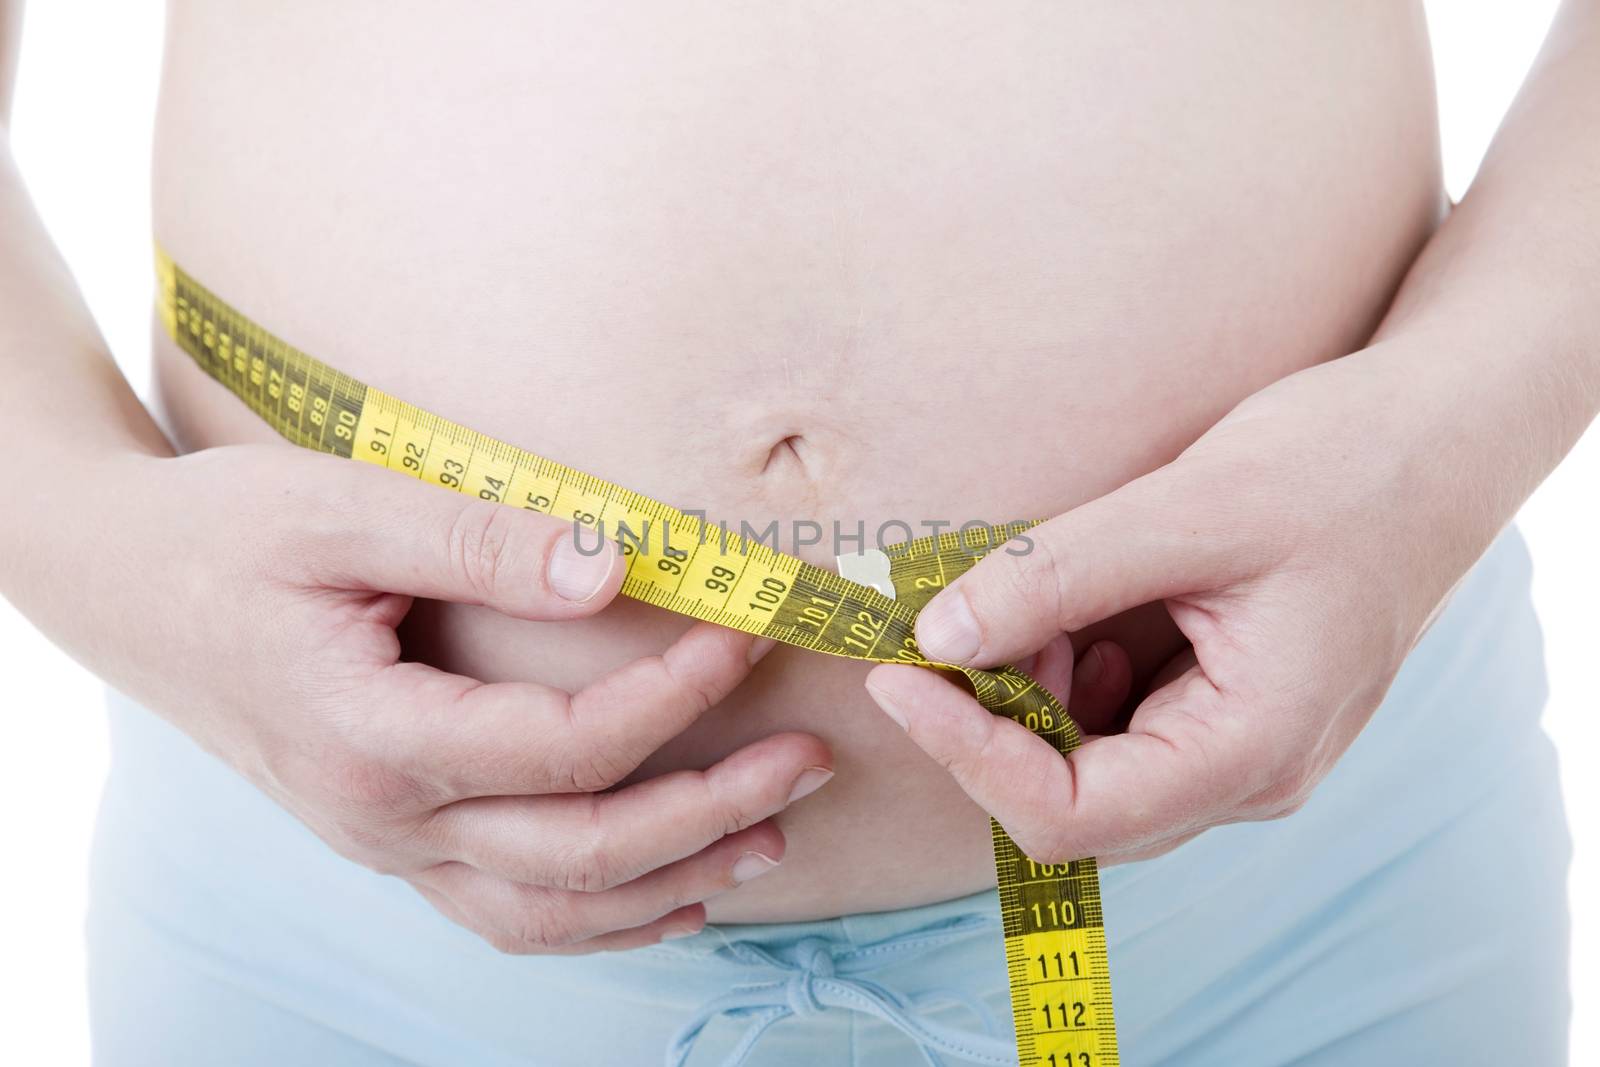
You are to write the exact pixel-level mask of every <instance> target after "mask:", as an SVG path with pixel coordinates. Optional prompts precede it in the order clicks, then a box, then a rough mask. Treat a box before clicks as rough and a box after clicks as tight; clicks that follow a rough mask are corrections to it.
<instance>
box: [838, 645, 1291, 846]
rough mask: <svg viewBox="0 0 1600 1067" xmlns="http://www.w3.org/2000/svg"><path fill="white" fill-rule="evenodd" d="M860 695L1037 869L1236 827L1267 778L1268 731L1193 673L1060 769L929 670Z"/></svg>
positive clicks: (1034, 742)
mask: <svg viewBox="0 0 1600 1067" xmlns="http://www.w3.org/2000/svg"><path fill="white" fill-rule="evenodd" d="M867 685H868V692H869V693H871V694H872V696H873V699H874V700H876V701H877V702H878V704H879V706H880V707H881V708H883V710H884V711H885V712H886V713H888V714H889V715H890V716H891V718H894V719H895V720H896V721H897V722H902V723H903V725H904V727H905V729H906V732H907V733H908V734H909V735H910V737H911V739H912V740H913V741H914V742H915V743H916V744H917V745H918V746H920V747H921V748H922V749H923V751H925V752H927V753H928V755H929V756H931V757H932V758H933V759H934V760H936V761H937V762H938V763H939V764H940V765H942V766H943V767H945V768H946V769H947V770H948V771H949V772H950V774H951V775H952V776H953V777H954V778H955V779H956V781H957V783H958V784H960V785H961V787H962V788H963V789H965V790H966V792H967V793H968V795H969V796H971V797H972V799H973V800H974V801H975V802H977V803H978V804H979V805H980V806H981V807H982V808H983V809H984V810H985V811H988V812H989V813H990V814H991V815H993V816H994V817H995V818H996V819H997V820H998V821H999V822H1000V824H1001V825H1002V826H1004V827H1005V829H1006V831H1007V832H1008V833H1009V834H1010V835H1011V836H1012V839H1013V840H1014V841H1016V842H1017V844H1018V845H1019V846H1020V847H1021V848H1022V849H1023V851H1025V852H1026V853H1027V854H1028V855H1029V856H1030V857H1032V858H1034V859H1037V860H1040V861H1043V862H1060V861H1063V860H1069V859H1077V858H1081V857H1084V856H1095V855H1100V854H1107V855H1111V854H1116V853H1122V852H1133V851H1139V850H1144V849H1150V848H1153V847H1156V846H1159V845H1160V844H1162V843H1163V842H1167V841H1170V840H1173V839H1176V838H1178V837H1180V836H1181V835H1183V834H1187V833H1192V832H1194V831H1197V830H1200V829H1204V828H1206V827H1208V826H1212V825H1216V824H1218V823H1221V822H1225V821H1230V820H1231V819H1234V818H1237V817H1241V816H1240V813H1241V812H1242V811H1244V810H1246V808H1247V806H1248V805H1250V804H1251V803H1253V798H1255V797H1257V796H1259V795H1260V792H1261V791H1262V790H1263V789H1265V788H1267V787H1268V786H1269V784H1270V782H1271V781H1272V779H1273V777H1274V776H1273V774H1272V771H1271V766H1272V761H1271V759H1270V758H1269V753H1270V741H1269V739H1268V733H1269V731H1267V730H1265V729H1263V728H1261V726H1260V724H1256V723H1251V722H1248V721H1247V720H1246V718H1245V717H1244V716H1242V715H1238V714H1236V713H1233V712H1232V711H1231V710H1230V709H1227V708H1225V707H1222V706H1221V705H1220V703H1219V702H1218V701H1217V700H1216V699H1215V696H1216V691H1215V690H1214V689H1213V688H1212V687H1211V685H1210V682H1209V681H1207V680H1206V679H1205V677H1204V676H1203V675H1202V674H1201V673H1200V672H1199V671H1198V670H1194V671H1191V672H1189V673H1188V674H1185V675H1184V676H1183V677H1181V678H1179V679H1178V680H1177V681H1175V682H1173V683H1172V684H1171V685H1169V686H1168V687H1167V688H1166V689H1163V690H1161V691H1160V692H1158V693H1156V694H1152V696H1151V697H1150V698H1149V699H1148V700H1146V702H1145V703H1144V704H1143V705H1141V707H1140V709H1139V710H1138V711H1137V712H1136V713H1135V715H1134V718H1133V721H1132V723H1131V724H1130V726H1129V730H1128V732H1127V733H1123V734H1116V735H1113V736H1109V737H1100V738H1096V739H1094V740H1092V741H1089V742H1088V743H1086V744H1085V745H1083V746H1082V747H1081V748H1079V749H1077V750H1076V751H1075V752H1073V753H1072V754H1071V755H1070V756H1068V757H1067V758H1065V759H1063V758H1062V757H1061V755H1060V754H1059V753H1057V752H1056V751H1055V750H1054V749H1053V748H1051V747H1050V745H1049V744H1048V743H1046V742H1045V741H1043V740H1042V739H1040V738H1038V737H1036V736H1034V735H1033V734H1032V733H1030V732H1029V731H1028V730H1027V729H1025V728H1024V727H1022V726H1020V725H1018V724H1017V723H1015V722H1012V721H1011V720H1010V719H1006V718H1003V717H1001V716H997V715H993V714H991V713H990V712H988V711H986V710H984V708H983V707H982V706H981V705H979V704H978V702H977V701H976V700H974V699H973V698H972V697H970V696H969V695H967V694H966V693H965V692H963V691H961V690H960V689H957V688H956V687H955V686H954V685H951V684H950V683H949V682H946V681H945V680H944V679H943V678H941V677H939V676H937V675H936V674H934V673H933V672H931V671H928V670H925V669H922V668H916V667H901V666H880V667H877V668H875V669H874V670H873V671H872V673H871V674H870V675H868V682H867ZM1264 746H1267V747H1264Z"/></svg>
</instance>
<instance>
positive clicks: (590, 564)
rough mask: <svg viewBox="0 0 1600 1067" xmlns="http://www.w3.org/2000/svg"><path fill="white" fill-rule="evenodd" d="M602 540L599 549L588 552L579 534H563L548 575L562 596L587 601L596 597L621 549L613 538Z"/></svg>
mask: <svg viewBox="0 0 1600 1067" xmlns="http://www.w3.org/2000/svg"><path fill="white" fill-rule="evenodd" d="M601 544H602V547H601V548H600V549H599V551H596V552H594V553H585V552H583V551H582V550H581V549H579V548H578V542H577V539H576V537H562V538H561V540H560V541H558V542H557V543H556V550H555V551H554V552H552V553H550V563H549V565H548V569H547V570H546V572H545V576H546V578H548V580H549V582H550V588H551V589H554V590H555V591H556V593H557V594H558V595H559V596H560V597H561V599H563V600H570V601H572V602H573V603H574V604H583V603H586V602H588V601H590V600H593V599H594V598H595V595H596V594H598V593H599V592H600V590H601V588H603V587H604V586H605V584H606V579H607V578H609V577H611V566H612V564H613V562H615V560H616V556H617V550H616V549H615V548H613V547H612V545H611V542H609V541H604V542H602V543H601Z"/></svg>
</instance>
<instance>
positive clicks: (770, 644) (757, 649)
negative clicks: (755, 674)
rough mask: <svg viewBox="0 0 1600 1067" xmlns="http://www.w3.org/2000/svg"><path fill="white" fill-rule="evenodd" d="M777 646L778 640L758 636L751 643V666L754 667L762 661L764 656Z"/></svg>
mask: <svg viewBox="0 0 1600 1067" xmlns="http://www.w3.org/2000/svg"><path fill="white" fill-rule="evenodd" d="M777 647H778V642H776V641H774V640H773V639H772V638H770V637H758V638H756V639H755V640H754V641H752V642H751V643H750V654H749V659H750V666H752V667H754V666H755V665H756V664H757V663H760V662H761V658H762V657H763V656H765V655H766V654H767V653H768V652H771V651H772V650H773V649H774V648H777Z"/></svg>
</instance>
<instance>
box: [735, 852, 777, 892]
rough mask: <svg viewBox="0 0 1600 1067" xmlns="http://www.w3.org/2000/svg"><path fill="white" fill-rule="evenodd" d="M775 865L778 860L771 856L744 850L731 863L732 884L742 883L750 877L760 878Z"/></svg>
mask: <svg viewBox="0 0 1600 1067" xmlns="http://www.w3.org/2000/svg"><path fill="white" fill-rule="evenodd" d="M777 865H778V861H777V860H775V859H773V858H772V857H771V856H763V855H762V854H761V853H759V852H746V853H745V854H744V855H742V856H740V857H739V859H738V860H737V861H736V862H735V863H734V865H733V872H732V873H733V884H734V885H743V884H744V883H746V882H748V881H749V880H750V879H752V878H760V877H761V876H762V875H763V874H766V873H767V872H768V871H770V870H772V868H774V867H776V866H777Z"/></svg>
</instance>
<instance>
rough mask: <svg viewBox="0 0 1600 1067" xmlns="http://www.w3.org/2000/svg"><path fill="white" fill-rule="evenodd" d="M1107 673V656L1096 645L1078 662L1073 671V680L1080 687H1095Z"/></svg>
mask: <svg viewBox="0 0 1600 1067" xmlns="http://www.w3.org/2000/svg"><path fill="white" fill-rule="evenodd" d="M1105 673H1106V654H1105V653H1104V652H1102V651H1100V646H1099V645H1095V646H1094V647H1093V648H1091V649H1090V650H1089V651H1088V652H1087V653H1086V654H1085V655H1084V657H1083V659H1081V660H1080V661H1079V662H1078V666H1077V667H1076V668H1074V669H1073V671H1072V680H1073V682H1075V683H1076V684H1078V685H1093V684H1094V683H1096V682H1098V681H1099V680H1100V677H1101V676H1102V675H1103V674H1105Z"/></svg>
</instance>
